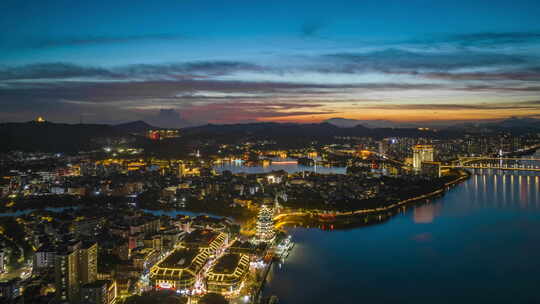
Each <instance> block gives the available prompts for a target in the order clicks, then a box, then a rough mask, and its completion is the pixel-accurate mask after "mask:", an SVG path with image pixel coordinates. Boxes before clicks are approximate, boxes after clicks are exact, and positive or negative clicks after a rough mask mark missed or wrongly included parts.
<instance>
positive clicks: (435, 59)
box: [319, 48, 529, 73]
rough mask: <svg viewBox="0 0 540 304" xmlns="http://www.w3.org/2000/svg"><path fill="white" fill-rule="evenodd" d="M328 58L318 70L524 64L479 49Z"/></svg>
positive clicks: (381, 52)
mask: <svg viewBox="0 0 540 304" xmlns="http://www.w3.org/2000/svg"><path fill="white" fill-rule="evenodd" d="M324 58H326V59H327V60H331V62H330V63H331V64H329V65H328V66H327V67H325V69H320V70H319V71H320V72H341V73H359V72H369V71H379V72H385V73H394V72H404V71H408V72H416V73H419V72H422V71H447V70H449V69H450V70H452V69H464V68H474V67H498V66H504V65H517V64H525V63H527V62H528V61H529V60H528V58H527V57H525V56H522V55H509V54H499V53H489V52H480V51H452V52H437V53H436V52H422V51H414V52H413V51H409V50H403V49H396V48H389V49H384V50H377V51H374V52H367V53H335V54H327V55H324Z"/></svg>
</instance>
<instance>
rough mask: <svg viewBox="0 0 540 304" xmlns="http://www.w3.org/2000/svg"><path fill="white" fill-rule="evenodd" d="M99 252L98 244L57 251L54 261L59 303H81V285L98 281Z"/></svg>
mask: <svg viewBox="0 0 540 304" xmlns="http://www.w3.org/2000/svg"><path fill="white" fill-rule="evenodd" d="M97 251H98V245H97V243H86V242H85V243H82V242H74V243H72V244H69V245H63V246H62V247H61V248H59V249H58V250H57V252H56V256H55V260H54V268H55V283H56V298H57V301H60V302H75V301H79V299H80V289H81V285H82V284H88V283H93V282H95V281H96V280H97Z"/></svg>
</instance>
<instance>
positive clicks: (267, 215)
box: [255, 204, 275, 243]
mask: <svg viewBox="0 0 540 304" xmlns="http://www.w3.org/2000/svg"><path fill="white" fill-rule="evenodd" d="M273 217H274V208H273V207H272V206H270V205H267V204H264V205H262V206H261V209H260V210H259V215H258V218H257V234H256V235H255V242H257V243H271V242H273V241H274V238H275V233H274V221H273Z"/></svg>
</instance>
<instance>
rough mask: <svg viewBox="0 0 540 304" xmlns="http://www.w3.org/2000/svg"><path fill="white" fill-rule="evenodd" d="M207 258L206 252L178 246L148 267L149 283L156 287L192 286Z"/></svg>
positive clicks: (181, 288)
mask: <svg viewBox="0 0 540 304" xmlns="http://www.w3.org/2000/svg"><path fill="white" fill-rule="evenodd" d="M207 259H208V252H207V251H204V250H200V249H187V248H179V249H176V250H175V251H173V252H172V253H171V254H169V255H168V256H167V257H165V258H164V259H163V260H161V261H160V262H159V263H157V264H156V265H154V266H153V267H152V268H151V269H150V283H151V285H152V286H155V287H156V288H157V289H169V290H183V289H189V288H192V287H193V286H194V284H195V281H196V279H197V276H198V275H199V273H200V271H201V269H202V268H203V266H204V264H205V263H206V261H207Z"/></svg>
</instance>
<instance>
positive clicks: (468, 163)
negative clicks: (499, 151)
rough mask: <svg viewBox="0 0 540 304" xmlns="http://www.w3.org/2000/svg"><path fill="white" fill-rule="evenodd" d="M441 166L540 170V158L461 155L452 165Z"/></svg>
mask: <svg viewBox="0 0 540 304" xmlns="http://www.w3.org/2000/svg"><path fill="white" fill-rule="evenodd" d="M441 168H465V169H495V170H516V171H538V172H540V158H515V157H460V158H459V159H458V160H457V161H455V162H454V163H452V164H451V165H442V166H441Z"/></svg>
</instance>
